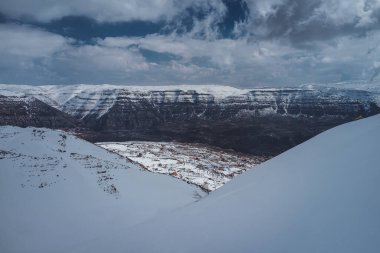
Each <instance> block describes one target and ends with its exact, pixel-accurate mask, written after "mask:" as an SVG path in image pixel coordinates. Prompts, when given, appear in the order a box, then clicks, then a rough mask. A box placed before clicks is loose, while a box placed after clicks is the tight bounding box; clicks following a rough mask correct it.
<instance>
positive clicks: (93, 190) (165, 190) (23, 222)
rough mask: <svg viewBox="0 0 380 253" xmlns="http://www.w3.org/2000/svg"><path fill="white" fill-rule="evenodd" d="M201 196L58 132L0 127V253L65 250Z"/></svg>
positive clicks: (172, 179) (184, 184)
mask: <svg viewBox="0 0 380 253" xmlns="http://www.w3.org/2000/svg"><path fill="white" fill-rule="evenodd" d="M202 195H204V193H203V192H202V191H201V190H199V189H198V188H197V187H195V186H192V185H189V184H186V183H184V182H182V181H179V180H177V179H174V178H171V177H168V176H164V175H159V174H154V173H150V172H147V171H143V170H141V169H140V168H138V167H136V166H135V165H134V164H132V163H130V162H129V161H128V160H127V159H126V158H123V157H121V156H118V155H116V154H113V153H110V152H108V151H106V150H104V149H102V148H100V147H97V146H95V145H93V144H91V143H89V142H86V141H83V140H80V139H78V138H76V137H73V136H71V135H69V134H66V133H64V132H61V131H53V130H49V129H43V128H19V127H11V126H3V127H0V206H1V208H0V252H6V253H10V252H38V253H41V252H69V251H70V250H74V249H76V248H78V247H79V246H80V245H82V243H84V242H88V241H92V240H98V239H99V238H104V237H106V236H108V235H112V234H115V235H116V234H118V233H119V231H120V230H121V229H126V228H128V227H131V226H133V225H136V224H139V223H141V222H143V221H146V220H148V219H150V218H152V217H154V216H157V215H158V216H159V215H161V214H163V213H166V212H168V211H169V210H173V209H175V208H179V207H183V206H185V205H187V204H189V203H191V202H194V201H197V200H198V199H199V198H200V197H201V196H202Z"/></svg>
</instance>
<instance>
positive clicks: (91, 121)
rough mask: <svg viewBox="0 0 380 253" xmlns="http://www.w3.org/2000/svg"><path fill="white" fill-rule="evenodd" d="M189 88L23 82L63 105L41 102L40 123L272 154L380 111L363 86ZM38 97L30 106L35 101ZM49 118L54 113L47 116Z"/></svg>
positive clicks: (91, 136)
mask: <svg viewBox="0 0 380 253" xmlns="http://www.w3.org/2000/svg"><path fill="white" fill-rule="evenodd" d="M194 87H195V88H194ZM192 88H193V89H191V88H189V87H186V88H181V87H180V88H176V87H166V88H164V87H157V88H155V87H150V88H149V89H147V88H143V89H141V90H139V89H138V88H136V87H135V88H134V89H132V88H128V87H122V86H119V87H115V86H73V87H70V86H66V87H64V88H62V87H57V88H56V89H54V87H51V86H50V87H49V89H44V88H43V86H40V87H38V88H30V89H29V90H28V89H25V88H24V90H23V92H24V94H25V95H26V96H32V97H38V98H40V99H41V100H43V101H45V100H46V101H47V102H46V103H50V105H51V106H54V107H55V108H57V109H59V110H61V111H58V110H56V109H54V108H52V107H51V108H50V111H49V112H50V113H52V114H54V116H53V115H51V116H46V113H45V111H46V110H47V107H46V106H47V104H44V103H42V102H41V101H40V104H41V107H43V108H44V109H40V110H39V111H38V110H37V111H38V112H40V113H41V112H43V113H42V115H43V117H42V118H41V119H40V116H39V115H40V114H38V113H34V114H33V115H32V116H28V117H29V118H31V119H32V120H30V121H26V120H24V121H22V122H23V123H22V124H23V126H25V125H28V122H30V124H32V123H31V122H39V124H40V125H38V126H45V127H55V128H62V127H67V126H72V122H75V120H76V121H77V122H80V123H81V124H82V128H80V129H79V128H77V129H76V132H77V134H78V135H79V136H81V137H83V138H85V139H87V140H90V141H92V142H99V141H129V140H147V141H173V140H175V141H183V142H199V143H206V144H210V145H214V146H218V147H222V148H226V149H234V150H236V151H240V152H246V153H251V154H255V155H268V156H273V155H277V154H279V153H281V152H283V151H285V150H287V149H289V148H291V147H293V146H295V145H297V144H299V143H301V142H303V141H305V140H307V139H309V138H311V137H313V136H315V135H316V134H318V133H320V132H322V131H324V130H326V129H329V128H331V127H334V126H336V125H339V124H342V123H345V122H348V121H352V120H355V119H358V118H363V117H367V116H370V115H374V114H377V113H380V107H379V104H378V102H377V101H378V98H379V94H378V93H374V92H368V91H362V90H348V89H346V90H344V89H335V88H320V89H299V88H295V89H253V90H238V89H235V88H230V87H227V88H226V87H223V86H221V87H220V89H221V90H222V92H220V93H218V94H214V93H215V90H218V87H213V89H214V90H211V91H209V92H207V91H206V92H205V91H204V89H197V87H196V86H192ZM224 89H227V90H226V91H224ZM229 89H233V92H232V91H231V90H229ZM53 93H58V94H62V97H67V99H57V97H58V98H59V97H60V96H59V95H58V96H57V94H54V96H52V94H53ZM4 99H5V98H3V100H4ZM4 101H5V100H4ZM52 101H53V102H52ZM3 103H5V102H3ZM36 103H37V102H35V104H34V105H33V108H34V107H38V106H37V104H36ZM3 107H4V106H3ZM19 107H20V106H19ZM21 107H22V106H21ZM25 113H26V114H27V112H26V111H25V112H23V114H20V115H25ZM65 113H66V114H65ZM16 114H17V115H18V113H16ZM55 114H56V115H57V116H56V115H55ZM68 114H69V115H71V116H68ZM47 115H50V114H47ZM58 115H59V116H60V117H59V116H58ZM64 116H65V117H66V118H65V117H64ZM7 117H8V118H9V116H7V111H4V110H3V111H1V122H2V124H3V122H5V121H4V118H7ZM49 117H50V118H52V119H54V120H53V121H52V120H50V121H49V120H47V118H49ZM69 117H71V118H69ZM8 121H9V120H8ZM8 124H9V123H8ZM17 125H20V124H17ZM76 126H78V123H77V125H76Z"/></svg>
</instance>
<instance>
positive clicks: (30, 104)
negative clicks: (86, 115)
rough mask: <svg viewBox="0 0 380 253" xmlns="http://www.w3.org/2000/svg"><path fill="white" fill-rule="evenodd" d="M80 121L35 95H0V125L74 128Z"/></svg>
mask: <svg viewBox="0 0 380 253" xmlns="http://www.w3.org/2000/svg"><path fill="white" fill-rule="evenodd" d="M77 124H78V122H77V121H76V120H75V119H74V118H73V117H71V116H70V115H67V114H66V113H64V112H62V111H60V110H58V109H56V108H53V107H51V106H49V105H47V104H45V103H43V102H41V101H40V100H38V99H35V98H33V97H15V96H1V95H0V125H13V126H20V127H27V126H34V127H48V128H74V127H75V126H76V125H77Z"/></svg>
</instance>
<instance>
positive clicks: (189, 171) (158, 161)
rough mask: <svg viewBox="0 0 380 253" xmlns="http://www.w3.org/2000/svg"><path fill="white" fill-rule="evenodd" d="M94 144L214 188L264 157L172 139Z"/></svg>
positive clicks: (261, 160) (163, 171)
mask: <svg viewBox="0 0 380 253" xmlns="http://www.w3.org/2000/svg"><path fill="white" fill-rule="evenodd" d="M97 145H99V146H101V147H103V148H105V149H107V150H110V151H112V152H115V153H118V154H120V155H122V156H125V157H128V158H129V159H131V160H132V161H135V162H137V163H139V164H140V165H142V166H143V167H144V168H146V169H147V170H149V171H152V172H156V173H162V174H167V175H170V176H173V177H175V178H179V179H182V180H184V181H186V182H189V183H192V184H195V185H198V186H200V187H201V188H202V189H204V190H206V191H213V190H215V189H217V188H219V187H221V186H223V185H224V184H225V183H227V182H228V181H230V180H231V179H232V178H233V177H234V176H236V175H238V174H241V173H242V172H244V171H246V170H247V169H249V168H252V167H253V166H255V165H257V164H259V163H261V162H263V161H264V160H265V159H266V158H264V157H258V156H252V155H246V154H241V153H237V152H233V151H225V150H222V149H217V148H213V147H210V146H206V145H202V144H192V143H175V142H144V141H130V142H103V143H97Z"/></svg>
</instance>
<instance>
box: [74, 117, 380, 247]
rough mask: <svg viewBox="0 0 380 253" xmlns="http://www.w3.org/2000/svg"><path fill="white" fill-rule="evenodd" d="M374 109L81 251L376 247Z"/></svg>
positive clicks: (378, 131) (379, 126) (379, 125)
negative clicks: (185, 203) (369, 114)
mask: <svg viewBox="0 0 380 253" xmlns="http://www.w3.org/2000/svg"><path fill="white" fill-rule="evenodd" d="M379 149H380V115H376V116H373V117H370V118H367V119H363V120H359V121H355V122H352V123H348V124H345V125H342V126H339V127H336V128H334V129H331V130H328V131H326V132H324V133H322V134H320V135H318V136H316V137H315V138H312V139H310V140H309V141H307V142H305V143H303V144H301V145H299V146H297V147H295V148H293V149H291V150H289V151H287V152H285V153H283V154H281V155H279V156H277V157H275V158H273V159H271V160H269V161H267V162H264V163H262V164H260V165H258V166H257V167H255V169H253V170H249V171H247V172H246V173H244V174H243V175H242V176H240V177H237V178H235V179H234V180H232V181H231V182H229V183H227V184H226V185H225V186H224V187H221V188H220V189H218V190H216V191H214V192H212V193H210V194H209V196H207V197H205V198H203V199H201V200H200V201H199V202H196V203H194V204H192V205H190V206H188V207H186V208H183V209H180V210H178V211H175V212H173V213H170V214H168V215H165V216H160V217H156V219H154V220H151V221H150V222H147V223H144V224H140V225H138V226H136V227H134V228H132V229H131V230H124V233H121V234H120V235H119V236H117V237H111V236H110V237H108V238H107V239H104V240H102V241H97V242H96V244H88V245H86V247H83V248H81V251H88V252H104V251H109V252H259V253H275V252H276V253H277V252H278V253H295V252H298V253H301V252H302V253H303V252H324V253H326V252H331V253H343V252H344V253H350V252H352V253H357V252H366V253H376V252H378V251H379V248H380V240H379V238H380V200H379V192H380V166H379V165H380V156H379Z"/></svg>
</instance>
